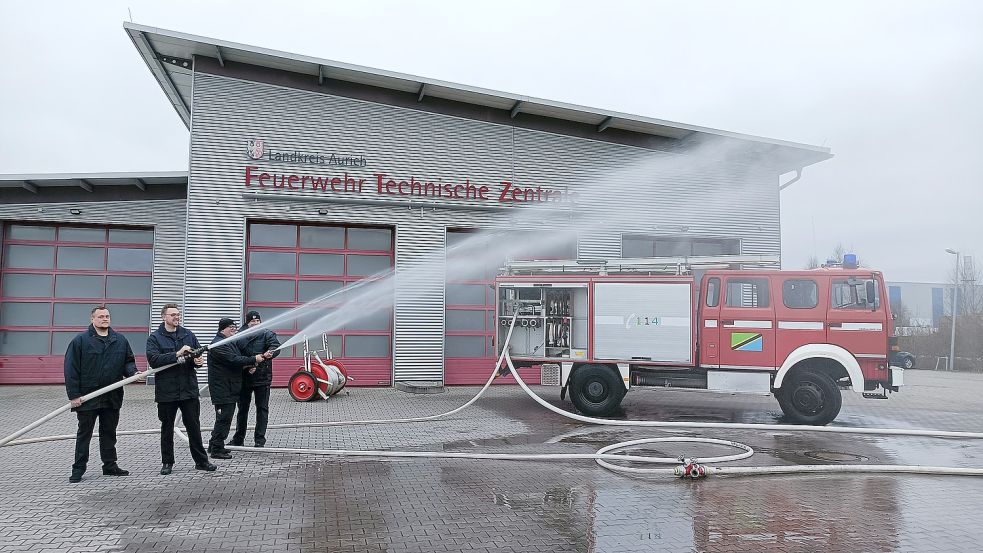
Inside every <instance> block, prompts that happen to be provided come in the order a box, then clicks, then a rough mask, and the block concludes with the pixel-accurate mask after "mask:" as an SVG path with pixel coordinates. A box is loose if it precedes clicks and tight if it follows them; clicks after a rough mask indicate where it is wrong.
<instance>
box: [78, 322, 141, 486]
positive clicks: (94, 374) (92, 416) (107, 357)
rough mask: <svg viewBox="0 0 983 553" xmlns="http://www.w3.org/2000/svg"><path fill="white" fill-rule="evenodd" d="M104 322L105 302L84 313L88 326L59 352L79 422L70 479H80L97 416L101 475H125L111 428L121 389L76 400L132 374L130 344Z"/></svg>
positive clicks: (134, 370) (115, 421)
mask: <svg viewBox="0 0 983 553" xmlns="http://www.w3.org/2000/svg"><path fill="white" fill-rule="evenodd" d="M109 322H110V318H109V309H108V308H106V306H105V305H97V306H95V307H93V308H92V311H90V312H89V329H88V330H86V331H85V332H82V333H80V334H79V335H77V336H75V338H74V339H73V340H72V341H71V342H70V343H69V344H68V350H67V351H66V352H65V391H66V392H68V399H69V400H70V401H71V404H72V411H75V414H76V415H77V416H78V420H79V427H78V432H77V433H76V435H75V463H74V464H73V465H72V475H71V476H70V477H69V478H68V481H69V482H72V483H76V482H81V481H82V475H83V474H84V473H85V465H86V464H87V463H88V462H89V442H90V441H91V440H92V430H93V429H94V428H95V425H96V419H97V418H98V419H99V456H100V457H101V458H102V473H103V474H107V475H110V476H128V475H129V474H130V473H129V471H125V470H123V469H121V468H119V465H117V464H116V426H117V425H118V424H119V410H120V407H122V406H123V389H122V388H119V389H117V390H113V391H112V392H108V393H105V394H103V395H101V396H97V397H94V398H92V399H90V400H89V401H86V402H83V401H82V396H84V395H86V394H88V393H91V392H94V391H96V390H98V389H99V388H102V387H104V386H108V385H110V384H112V383H114V382H119V381H120V380H123V379H124V378H126V377H128V376H133V375H135V374H137V365H136V361H135V359H134V357H133V350H132V349H130V343H129V342H127V341H126V338H125V337H124V336H123V335H122V334H117V333H116V331H115V330H113V329H112V327H110V326H109Z"/></svg>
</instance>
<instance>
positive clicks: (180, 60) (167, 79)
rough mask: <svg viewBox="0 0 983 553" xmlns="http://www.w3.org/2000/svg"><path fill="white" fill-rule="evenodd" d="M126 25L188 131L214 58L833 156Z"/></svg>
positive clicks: (800, 158)
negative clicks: (199, 86) (202, 66)
mask: <svg viewBox="0 0 983 553" xmlns="http://www.w3.org/2000/svg"><path fill="white" fill-rule="evenodd" d="M123 28H124V29H125V31H126V33H127V34H128V35H129V37H130V39H131V40H132V41H133V44H134V45H135V46H136V48H137V50H138V51H139V52H140V55H141V56H142V57H143V60H144V62H145V63H146V64H147V67H148V68H149V69H150V71H151V72H152V73H153V74H154V78H156V79H157V82H158V84H160V86H161V88H162V89H163V90H164V94H165V95H166V96H167V98H168V100H169V101H170V103H171V105H172V106H174V109H175V110H176V111H177V113H178V115H179V116H180V117H181V120H182V121H184V124H185V125H186V126H188V127H189V128H190V125H191V110H192V80H193V74H194V59H195V57H196V56H204V57H209V58H213V59H215V60H216V61H217V63H218V64H220V65H221V66H223V67H224V66H225V64H226V63H227V62H235V63H241V64H247V65H252V66H258V67H263V68H268V69H273V70H279V71H286V72H290V73H297V74H302V75H310V76H312V77H314V78H316V79H317V81H318V82H323V81H324V80H336V81H344V82H349V83H355V84H359V85H365V86H372V87H378V88H382V89H388V90H393V91H398V92H408V93H412V94H416V95H417V96H418V98H419V99H420V100H423V99H424V98H425V97H433V98H439V99H443V100H448V101H453V102H460V103H464V104H471V105H474V106H480V107H483V108H493V109H499V110H504V111H505V112H507V113H509V114H510V115H511V116H512V117H513V118H515V117H516V116H518V115H520V114H529V115H534V116H541V117H548V118H553V119H558V120H561V121H570V122H574V123H580V124H586V125H593V126H595V127H596V129H597V132H599V133H603V132H604V131H606V130H608V129H620V130H624V131H629V132H635V133H641V134H647V135H652V136H658V137H666V138H671V139H677V140H684V141H687V142H694V143H700V142H702V141H704V140H712V139H715V138H716V139H727V140H729V141H740V142H743V143H744V144H745V145H746V146H748V147H749V148H750V149H751V150H753V151H755V152H757V153H759V154H762V155H767V156H776V157H779V158H780V159H781V162H780V163H779V164H778V165H781V166H783V167H786V168H787V169H786V170H791V169H794V168H802V167H805V166H807V165H811V164H813V163H817V162H820V161H823V160H825V159H829V158H830V157H832V153H831V152H830V149H829V148H825V147H821V146H813V145H809V144H802V143H798V142H790V141H785V140H777V139H772V138H765V137H761V136H753V135H748V134H742V133H735V132H730V131H724V130H719V129H712V128H708V127H701V126H697V125H688V124H685V123H676V122H673V121H666V120H662V119H655V118H652V117H643V116H639V115H632V114H628V113H621V112H616V111H610V110H602V109H595V108H590V107H585V106H579V105H575V104H568V103H564V102H554V101H551V100H543V99H540V98H534V97H531V96H522V95H517V94H511V93H507V92H499V91H496V90H489V89H484V88H478V87H473V86H467V85H461V84H456V83H451V82H446V81H440V80H436V79H428V78H425V77H417V76H414V75H407V74H404V73H396V72H393V71H386V70H382V69H373V68H370V67H363V66H359V65H353V64H349V63H344V62H339V61H333V60H327V59H322V58H315V57H311V56H303V55H298V54H290V53H287V52H281V51H277V50H271V49H267V48H260V47H257V46H249V45H246V44H239V43H236V42H228V41H224V40H218V39H213V38H207V37H201V36H196V35H191V34H186V33H180V32H177V31H170V30H166V29H159V28H156V27H150V26H146V25H138V24H136V23H129V22H124V23H123Z"/></svg>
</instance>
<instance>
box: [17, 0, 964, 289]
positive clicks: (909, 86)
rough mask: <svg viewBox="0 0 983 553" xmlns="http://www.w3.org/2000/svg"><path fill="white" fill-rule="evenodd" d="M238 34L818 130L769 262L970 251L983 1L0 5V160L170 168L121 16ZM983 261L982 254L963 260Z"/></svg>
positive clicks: (907, 272)
mask: <svg viewBox="0 0 983 553" xmlns="http://www.w3.org/2000/svg"><path fill="white" fill-rule="evenodd" d="M128 8H129V10H130V12H132V18H133V21H134V22H136V23H141V24H145V25H153V26H157V27H162V28H165V29H171V30H176V31H182V32H186V33H191V34H198V35H203V36H207V37H213V38H218V39H223V40H230V41H234V42H242V43H245V44H251V45H255V46H261V47H266V48H272V49H277V50H283V51H287V52H293V53H299V54H306V55H311V56H317V57H322V58H328V59H332V60H337V61H344V62H349V63H355V64H360V65H366V66H370V67H375V68H380V69H387V70H392V71H398V72H403V73H410V74H415V75H420V76H426V77H431V78H436V79H442V80H447V81H453V82H458V83H463V84H468V85H474V86H480V87H486V88H491V89H496V90H502V91H507V92H512V93H516V94H524V95H529V96H537V97H540V98H547V99H551V100H558V101H564V102H572V103H576V104H582V105H586V106H592V107H597V108H604V109H611V110H616V111H622V112H628V113H635V114H639V115H645V116H650V117H656V118H661V119H668V120H671V121H678V122H682V123H689V124H695V125H703V126H707V127H713V128H718V129H725V130H729V131H735V132H742V133H749V134H755V135H761V136H767V137H771V138H778V139H785V140H793V141H798V142H805V143H809V144H815V145H822V146H828V147H830V148H832V150H833V153H834V154H835V156H836V157H834V158H833V159H831V160H829V161H825V162H823V163H820V164H818V165H815V166H812V167H809V168H807V169H806V170H805V172H804V174H803V178H802V180H800V181H799V182H798V183H796V184H794V185H793V186H791V187H790V188H788V189H786V190H785V191H784V192H782V240H783V256H784V264H785V267H786V268H798V267H801V266H803V265H804V264H805V263H806V261H807V259H808V258H809V256H810V255H813V254H815V255H817V256H818V257H819V258H820V259H824V258H825V257H826V256H827V255H828V254H829V253H830V252H831V251H832V250H833V248H834V247H835V246H836V245H837V244H838V243H841V244H843V245H844V246H845V247H847V249H848V250H851V251H856V252H857V253H858V254H859V255H860V256H861V259H862V260H863V261H864V262H865V264H869V265H871V266H873V267H877V268H880V269H883V270H884V271H885V272H886V274H887V277H888V279H889V280H911V281H936V282H939V281H944V280H945V278H946V275H947V274H948V272H949V270H950V268H951V267H952V265H953V262H954V259H953V256H951V255H947V254H946V253H945V251H944V250H945V248H954V249H959V250H961V251H963V252H964V253H968V254H974V253H976V254H980V255H983V191H981V190H983V100H981V99H983V2H977V1H965V2H955V1H952V2H940V1H925V2H899V1H893V2H858V1H841V2H836V1H830V0H824V1H815V2H806V1H797V2H789V1H774V2H765V1H760V2H737V1H726V2H724V1H722V2H681V1H673V2H659V1H644V2H617V1H609V2H597V1H596V0H595V1H588V2H570V1H563V2H559V1H557V2H544V1H536V2H530V1H523V2H519V1H517V2H511V1H508V2H507V1H496V2H460V1H454V2H452V1H446V2H425V1H421V0H415V1H414V2H395V1H393V2H371V1H368V0H360V1H358V2H328V1H321V2H306V3H305V2H286V1H284V2H269V1H264V2H240V1H235V2H233V1H227V2H189V1H167V2H144V1H137V0H130V1H122V2H116V1H109V0H105V1H100V2H77V1H72V2H48V1H42V0H36V1H33V2H18V3H16V5H14V3H12V2H4V3H2V4H0V48H2V50H0V51H2V52H3V53H4V60H3V64H2V66H0V100H2V101H0V110H2V117H0V152H2V153H0V173H47V172H88V171H159V170H186V169H187V166H188V132H187V130H186V129H185V127H184V125H183V124H182V123H181V121H180V119H179V118H178V116H177V114H176V113H175V112H174V110H173V108H172V107H171V106H170V104H169V103H168V102H167V100H166V98H165V96H164V93H163V92H162V91H161V90H160V87H159V86H158V85H157V83H156V81H155V80H154V78H153V76H152V75H151V73H150V71H149V70H148V69H147V67H146V66H145V65H144V63H143V61H142V60H141V58H140V56H139V55H138V54H137V52H136V50H135V48H134V47H133V45H132V43H131V42H130V40H129V39H128V38H127V37H126V35H125V34H124V32H123V29H122V22H123V21H124V20H125V19H129V17H130V16H129V15H128V13H127V9H128ZM981 264H983V260H980V261H979V262H978V263H977V266H979V265H981Z"/></svg>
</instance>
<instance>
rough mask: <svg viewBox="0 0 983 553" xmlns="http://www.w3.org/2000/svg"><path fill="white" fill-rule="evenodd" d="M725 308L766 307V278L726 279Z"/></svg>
mask: <svg viewBox="0 0 983 553" xmlns="http://www.w3.org/2000/svg"><path fill="white" fill-rule="evenodd" d="M726 302H727V303H726V305H727V307H768V306H769V305H770V302H769V301H768V279H767V278H746V277H742V278H728V279H727V298H726Z"/></svg>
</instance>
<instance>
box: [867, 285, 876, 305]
mask: <svg viewBox="0 0 983 553" xmlns="http://www.w3.org/2000/svg"><path fill="white" fill-rule="evenodd" d="M876 286H877V285H876V283H875V282H874V281H873V280H868V281H867V290H866V292H867V305H870V306H872V308H874V309H876V308H877V301H876V299H877V288H876Z"/></svg>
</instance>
